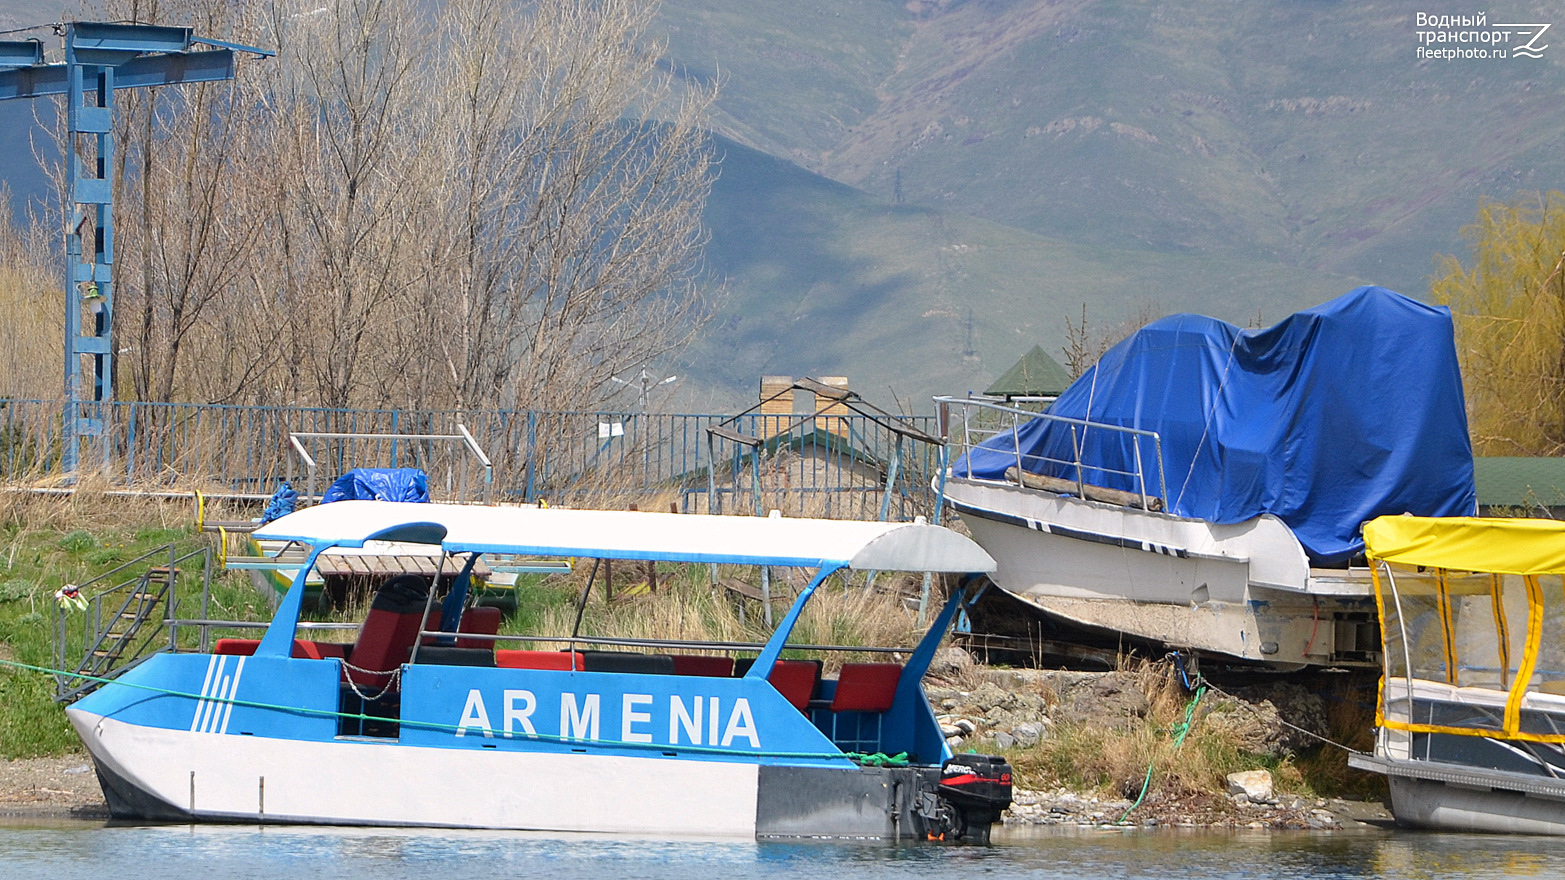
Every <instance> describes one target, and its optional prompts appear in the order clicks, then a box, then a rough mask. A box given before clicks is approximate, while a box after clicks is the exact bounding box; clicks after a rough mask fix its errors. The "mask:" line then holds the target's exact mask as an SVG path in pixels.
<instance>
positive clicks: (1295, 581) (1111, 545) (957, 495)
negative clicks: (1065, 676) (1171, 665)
mask: <svg viewBox="0 0 1565 880" xmlns="http://www.w3.org/2000/svg"><path fill="white" fill-rule="evenodd" d="M946 495H947V497H948V498H949V499H950V500H951V502H952V504H953V506H954V507H955V509H956V511H957V513H958V514H959V515H960V516H961V517H962V520H963V522H964V523H966V524H967V526H968V528H969V530H970V531H971V532H972V535H973V539H974V540H975V541H977V542H978V544H979V545H981V546H982V547H984V549H985V550H987V551H989V554H990V555H991V556H993V557H994V559H995V562H996V564H997V568H996V570H995V572H994V573H993V574H992V575H991V576H990V577H991V579H992V580H993V581H994V583H995V584H996V585H997V586H999V587H1000V588H1001V589H1003V590H1005V591H1006V592H1008V593H1011V594H1012V595H1015V596H1017V597H1018V598H1021V599H1023V600H1025V601H1027V602H1029V603H1031V604H1033V605H1035V606H1037V607H1039V608H1041V609H1042V610H1044V611H1046V612H1048V613H1049V614H1052V615H1055V616H1057V617H1060V618H1062V619H1064V620H1067V621H1070V622H1072V623H1075V624H1079V625H1083V626H1091V627H1097V628H1102V629H1109V630H1113V631H1118V632H1122V633H1126V634H1128V635H1132V636H1136V637H1138V638H1143V639H1147V640H1151V641H1155V642H1159V643H1162V644H1165V645H1168V646H1169V647H1174V648H1187V649H1191V650H1195V651H1201V652H1206V653H1213V654H1221V655H1226V656H1228V657H1232V658H1236V659H1240V660H1245V661H1250V662H1253V663H1260V664H1266V665H1270V666H1275V667H1279V668H1298V667H1302V666H1306V665H1312V664H1315V665H1319V664H1331V665H1347V666H1374V665H1377V664H1378V662H1379V658H1378V653H1377V652H1378V650H1379V641H1380V640H1379V635H1378V631H1377V630H1376V628H1375V626H1374V623H1373V621H1374V619H1375V606H1374V600H1373V595H1372V592H1371V586H1370V582H1369V579H1368V577H1367V573H1350V572H1348V571H1345V570H1344V571H1331V572H1324V571H1315V570H1312V569H1311V568H1310V567H1309V562H1308V559H1307V557H1306V556H1305V554H1304V551H1303V548H1302V547H1301V546H1300V545H1299V543H1298V541H1297V540H1296V539H1295V538H1294V537H1293V535H1292V533H1291V532H1290V531H1289V530H1288V529H1287V527H1286V526H1285V525H1283V524H1282V522H1281V521H1279V520H1277V519H1276V518H1275V517H1270V516H1263V517H1258V518H1256V519H1254V520H1250V521H1248V522H1245V523H1238V524H1233V525H1217V524H1213V523H1208V522H1205V521H1202V520H1194V519H1187V518H1183V517H1176V516H1171V515H1168V514H1163V513H1156V512H1149V511H1144V510H1140V509H1136V508H1127V507H1121V506H1117V505H1111V504H1104V503H1100V502H1095V501H1087V500H1083V499H1079V498H1073V497H1069V496H1062V495H1056V494H1053V493H1050V492H1044V491H1041V490H1036V489H1027V488H1023V487H1020V486H1015V485H1010V484H999V483H992V482H985V481H976V480H964V479H952V480H950V481H949V483H948V485H947V487H946Z"/></svg>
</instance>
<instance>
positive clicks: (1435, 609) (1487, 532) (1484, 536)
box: [1348, 516, 1565, 835]
mask: <svg viewBox="0 0 1565 880" xmlns="http://www.w3.org/2000/svg"><path fill="white" fill-rule="evenodd" d="M1364 539H1365V542H1366V544H1367V545H1368V549H1369V558H1370V563H1371V566H1372V570H1373V572H1374V578H1375V588H1376V596H1377V599H1378V602H1379V606H1380V620H1381V630H1382V632H1383V633H1384V634H1385V652H1384V657H1385V664H1384V670H1383V676H1382V678H1381V682H1380V695H1379V700H1378V702H1377V705H1376V713H1375V714H1376V718H1375V723H1376V725H1377V728H1378V729H1377V732H1376V739H1375V750H1374V753H1373V754H1372V755H1366V754H1357V753H1354V754H1350V755H1349V757H1348V763H1349V765H1350V766H1352V767H1355V768H1358V769H1360V770H1369V771H1373V772H1376V773H1383V774H1385V776H1386V778H1387V781H1388V782H1389V784H1390V788H1391V809H1392V813H1393V814H1394V815H1395V817H1396V820H1397V822H1398V824H1401V825H1406V826H1411V827H1417V828H1435V829H1444V830H1452V831H1494V832H1516V833H1523V834H1556V835H1558V834H1565V578H1562V575H1565V523H1559V522H1554V521H1550V520H1530V519H1490V518H1475V517H1452V518H1445V519H1439V518H1425V517H1411V516H1387V517H1381V518H1379V519H1376V520H1374V521H1372V522H1370V523H1367V524H1366V525H1365V526H1364Z"/></svg>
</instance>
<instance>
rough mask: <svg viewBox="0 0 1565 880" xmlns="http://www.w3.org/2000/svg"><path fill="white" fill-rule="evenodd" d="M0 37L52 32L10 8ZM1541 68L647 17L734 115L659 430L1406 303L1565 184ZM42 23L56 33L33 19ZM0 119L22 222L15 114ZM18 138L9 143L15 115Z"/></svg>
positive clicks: (1354, 37)
mask: <svg viewBox="0 0 1565 880" xmlns="http://www.w3.org/2000/svg"><path fill="white" fill-rule="evenodd" d="M8 5H9V6H10V7H11V8H9V9H6V10H0V24H10V23H12V20H15V21H19V22H21V23H29V24H30V23H33V21H34V19H35V18H36V16H35V15H34V13H36V12H37V11H38V10H47V9H49V8H51V7H52V6H55V5H57V4H49V3H44V2H39V0H12V3H11V4H8ZM1560 9H1561V8H1560V7H1559V6H1558V5H1557V4H1552V5H1551V4H1545V3H1537V2H1507V3H1506V4H1505V5H1504V6H1503V7H1490V8H1488V9H1487V12H1488V17H1489V20H1490V21H1491V22H1502V21H1519V22H1551V21H1552V23H1553V24H1554V28H1553V30H1551V32H1550V33H1549V34H1548V35H1547V36H1548V37H1551V38H1555V39H1552V40H1544V41H1543V42H1553V43H1556V44H1557V45H1555V46H1554V47H1553V48H1550V49H1548V50H1547V51H1545V52H1544V57H1543V58H1542V59H1539V60H1529V59H1520V58H1515V59H1506V60H1503V61H1493V60H1490V61H1483V60H1450V61H1434V60H1430V61H1421V60H1419V59H1418V58H1417V57H1416V55H1415V50H1416V48H1417V45H1418V44H1417V41H1416V37H1415V27H1414V15H1415V14H1416V13H1417V12H1419V11H1425V12H1431V11H1433V12H1449V13H1453V14H1461V13H1472V12H1476V11H1478V10H1466V9H1432V8H1430V7H1429V6H1428V4H1416V3H1412V2H1410V0H1409V2H1394V3H1346V2H1328V0H1285V2H1266V3H1254V2H1248V3H1247V2H1237V0H1232V2H1203V3H1188V2H1183V3H1157V2H1145V3H1137V2H1113V0H1103V2H1086V0H1080V2H1074V0H1061V2H1035V0H969V2H960V0H952V2H935V0H912V2H892V0H831V2H828V0H790V2H786V3H778V2H775V0H770V2H761V0H664V6H663V11H662V15H661V19H660V31H661V33H660V34H658V35H659V36H661V37H663V38H666V39H667V41H668V64H669V69H670V70H672V71H674V72H675V73H677V74H678V75H679V76H682V77H687V78H690V79H692V80H699V81H710V80H714V79H715V80H717V81H718V82H719V83H720V84H721V87H722V91H721V97H720V99H719V102H718V113H717V115H716V117H715V118H714V120H713V122H714V128H715V134H716V136H717V138H718V144H719V151H720V154H721V157H722V166H721V172H720V173H721V177H720V179H719V181H718V183H717V185H716V187H715V189H714V192H713V195H712V199H711V202H710V204H709V206H708V214H707V217H708V224H709V226H710V229H711V236H712V238H711V244H710V246H709V248H708V251H707V258H706V263H707V266H706V268H707V271H708V272H709V273H710V276H711V278H712V279H713V281H714V285H715V284H717V283H721V285H722V287H723V290H724V296H723V298H722V299H721V301H720V303H719V308H718V312H717V314H716V316H715V319H714V320H713V322H712V323H711V324H710V325H709V326H708V327H707V328H706V329H705V331H704V332H703V333H702V334H701V336H700V337H699V339H698V340H697V341H696V343H695V344H694V345H693V346H692V348H690V349H689V350H687V351H685V352H683V353H682V354H680V355H679V356H677V357H674V358H671V359H669V360H668V361H667V362H666V363H661V364H655V365H651V368H652V369H653V370H654V371H656V372H659V373H660V374H661V375H668V374H673V373H677V374H679V376H680V377H681V380H682V381H681V382H680V383H679V384H678V385H676V386H671V388H674V389H677V390H672V391H669V392H668V393H669V394H670V396H669V397H667V398H663V399H658V398H655V403H658V404H660V405H663V406H667V407H671V408H701V409H706V408H729V407H732V406H736V405H743V404H745V403H747V402H751V401H753V400H754V396H755V393H756V389H757V385H758V382H759V379H760V377H761V376H762V375H763V374H789V375H795V376H802V375H846V376H848V377H849V378H850V380H851V382H852V386H853V387H854V388H855V389H856V390H859V391H860V392H861V393H863V394H864V395H865V396H866V397H868V398H869V399H870V400H871V401H874V402H876V403H878V404H880V405H882V406H886V407H888V408H891V407H898V406H900V407H903V408H906V409H910V410H913V411H918V412H928V411H929V410H930V408H931V407H930V403H929V398H930V396H931V395H934V394H940V393H958V394H960V393H963V392H966V391H969V390H982V389H983V388H984V387H985V386H986V385H987V384H988V383H989V382H990V381H991V380H992V379H993V378H995V377H996V376H998V375H999V374H1000V373H1002V372H1004V371H1005V370H1006V369H1007V368H1009V367H1010V366H1011V364H1012V363H1013V362H1014V361H1015V360H1016V358H1018V357H1020V356H1021V354H1022V353H1024V352H1025V351H1027V350H1028V349H1029V348H1031V347H1032V346H1033V345H1035V344H1041V345H1042V346H1043V347H1044V349H1045V350H1046V351H1048V352H1050V353H1051V354H1053V355H1055V356H1056V358H1060V359H1062V358H1061V350H1062V347H1063V344H1064V342H1065V320H1066V318H1067V317H1069V318H1070V319H1071V320H1073V321H1078V320H1079V319H1080V317H1081V313H1082V308H1083V306H1084V305H1085V306H1086V309H1087V318H1088V324H1089V330H1090V331H1091V332H1093V333H1103V332H1111V331H1112V330H1113V329H1114V328H1115V327H1117V326H1118V325H1121V324H1122V323H1124V322H1134V321H1135V320H1137V319H1139V318H1144V317H1147V316H1156V315H1160V314H1168V313H1173V312H1179V311H1197V312H1202V313H1205V314H1210V315H1214V316H1216V317H1220V318H1223V319H1226V320H1229V321H1232V322H1234V323H1237V324H1240V325H1249V326H1258V325H1268V324H1270V323H1272V322H1274V321H1276V320H1278V319H1280V318H1282V317H1284V316H1285V315H1287V314H1289V313H1291V312H1293V311H1296V310H1298V309H1300V308H1305V307H1308V306H1311V305H1315V304H1317V303H1319V302H1322V301H1324V300H1326V299H1329V298H1331V297H1333V296H1335V295H1337V294H1339V293H1342V292H1345V291H1346V290H1348V289H1350V288H1351V287H1353V286H1356V285H1358V284H1362V283H1375V284H1381V285H1384V286H1387V287H1390V288H1392V289H1395V290H1400V291H1402V292H1404V293H1407V294H1410V295H1413V296H1417V297H1423V296H1424V295H1425V294H1426V291H1427V283H1428V278H1427V276H1428V274H1429V272H1430V270H1431V267H1432V263H1433V258H1434V256H1435V255H1436V254H1439V253H1457V254H1461V253H1463V252H1464V250H1463V242H1462V240H1461V237H1460V229H1461V227H1462V226H1463V225H1464V224H1465V223H1468V222H1470V221H1471V220H1472V218H1473V216H1474V212H1475V209H1476V206H1477V203H1478V200H1479V198H1480V197H1483V196H1492V197H1496V198H1503V199H1509V198H1511V197H1513V196H1514V195H1515V194H1516V193H1517V192H1519V191H1523V190H1538V189H1550V188H1558V187H1560V186H1561V185H1562V184H1561V181H1562V179H1565V124H1562V123H1565V109H1562V108H1565V101H1562V98H1565V14H1562V13H1561V12H1560ZM36 20H43V19H41V18H38V19H36ZM8 103H9V104H10V106H7V104H5V103H0V151H3V152H0V156H3V157H4V158H0V170H3V176H4V177H5V179H6V180H7V182H8V183H10V185H11V186H12V187H13V189H14V190H15V191H16V192H17V193H18V195H19V197H26V196H29V195H34V194H36V193H37V192H39V191H41V181H39V180H38V179H37V177H36V170H35V169H33V170H31V171H30V170H29V168H30V166H31V163H30V162H29V161H28V160H27V158H26V153H25V151H26V146H25V144H26V139H25V134H24V131H23V130H24V129H25V128H28V127H30V125H31V110H30V109H28V108H27V106H26V104H25V103H23V102H8ZM23 114H25V115H23Z"/></svg>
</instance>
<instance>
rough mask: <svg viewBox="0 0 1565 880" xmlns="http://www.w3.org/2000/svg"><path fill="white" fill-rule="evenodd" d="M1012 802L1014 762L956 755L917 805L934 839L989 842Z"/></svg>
mask: <svg viewBox="0 0 1565 880" xmlns="http://www.w3.org/2000/svg"><path fill="white" fill-rule="evenodd" d="M1010 805H1011V765H1010V764H1009V763H1007V762H1006V760H1005V759H1004V758H1002V757H1000V756H998V755H957V756H956V757H954V758H951V759H950V760H948V761H946V762H945V764H944V765H943V766H941V768H940V782H939V784H937V785H936V786H935V790H934V791H925V792H922V793H920V796H919V802H918V804H917V805H916V807H915V811H916V812H917V813H918V815H919V818H920V819H921V820H922V822H923V826H924V834H925V836H927V837H928V838H929V839H931V840H960V841H963V842H965V843H988V842H989V828H990V826H991V825H993V824H994V823H996V822H998V821H1000V814H1001V813H1004V812H1005V809H1006V808H1007V807H1009V806H1010Z"/></svg>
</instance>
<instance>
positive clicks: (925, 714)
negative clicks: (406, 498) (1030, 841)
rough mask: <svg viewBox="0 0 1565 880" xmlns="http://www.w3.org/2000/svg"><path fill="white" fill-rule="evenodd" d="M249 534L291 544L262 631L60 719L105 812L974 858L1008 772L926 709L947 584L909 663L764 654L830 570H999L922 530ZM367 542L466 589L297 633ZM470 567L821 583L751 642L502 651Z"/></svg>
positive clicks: (328, 515)
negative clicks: (860, 844) (966, 844)
mask: <svg viewBox="0 0 1565 880" xmlns="http://www.w3.org/2000/svg"><path fill="white" fill-rule="evenodd" d="M255 537H256V539H257V540H263V541H265V540H282V541H292V542H297V543H299V544H301V545H303V546H305V547H307V548H308V553H307V558H306V559H305V560H303V562H302V563H301V564H300V565H299V567H298V574H297V575H296V577H295V579H294V581H293V584H292V585H291V586H290V587H289V589H288V592H287V594H286V595H285V596H284V597H283V599H282V601H281V602H280V603H279V606H278V608H277V611H276V613H275V615H274V617H273V619H272V622H271V624H270V626H269V627H268V628H267V631H266V635H265V636H264V637H263V638H261V639H260V640H259V641H247V640H238V639H222V640H219V641H218V643H217V645H216V647H215V648H214V650H213V651H212V653H209V654H207V653H173V652H166V653H160V654H156V655H153V656H152V657H150V658H149V659H148V660H146V661H145V662H143V663H141V664H139V665H137V666H135V667H134V668H132V669H130V670H128V671H127V672H125V673H124V674H123V675H121V676H120V677H118V678H115V679H113V680H112V681H109V682H108V683H106V684H104V685H103V686H102V687H101V688H99V689H98V690H96V691H94V692H93V693H91V694H89V695H88V696H86V697H85V698H83V699H81V700H80V701H79V702H77V703H75V704H74V705H72V706H70V707H69V708H68V709H67V710H66V712H67V714H68V715H69V717H70V720H71V723H72V724H73V725H74V726H75V728H76V731H77V733H78V734H79V735H80V736H81V738H82V741H83V743H84V744H85V745H86V747H87V750H88V751H89V752H90V754H91V755H92V759H93V762H94V764H95V765H96V767H97V771H98V776H99V780H100V782H101V783H102V786H103V790H104V795H105V798H106V799H107V801H108V804H109V809H110V811H111V813H112V814H113V815H114V816H115V817H116V818H126V819H142V820H147V819H151V820H174V821H222V822H233V821H241V822H293V823H331V824H354V825H422V826H447V827H471V828H511V829H529V830H544V831H603V832H626V833H645V834H670V835H731V834H738V835H746V836H760V837H793V836H802V837H861V838H889V839H898V838H911V839H920V840H921V839H926V838H930V837H934V838H943V839H963V840H975V841H983V840H987V838H988V829H989V825H990V824H991V823H992V822H994V821H996V820H997V819H998V818H999V814H1000V812H1001V811H1002V810H1004V809H1005V807H1006V806H1007V805H1008V804H1009V802H1010V790H1011V779H1010V770H1009V767H1008V766H1006V765H1005V763H1004V761H1003V760H1001V759H998V758H989V757H985V756H979V755H963V756H961V757H960V758H957V759H953V756H952V754H951V750H950V748H949V746H948V745H947V744H946V740H945V738H944V736H943V735H942V734H941V730H940V727H939V725H938V724H937V723H936V720H935V717H934V715H933V713H932V711H931V710H930V707H929V704H928V701H927V699H926V698H925V696H924V692H923V686H922V678H923V674H924V672H925V671H926V670H927V669H928V666H929V663H930V661H931V660H932V659H933V657H934V653H935V650H936V648H937V647H938V646H939V644H940V642H941V639H942V638H943V636H944V634H945V631H946V629H947V628H948V627H949V625H950V623H951V620H952V618H953V617H954V616H955V614H956V612H957V610H958V609H959V607H960V606H961V603H962V601H963V593H962V591H961V590H957V591H956V593H955V594H954V595H953V596H952V597H951V600H950V601H949V602H948V604H947V605H946V607H945V608H944V609H943V610H942V612H941V613H940V615H939V616H938V617H937V618H936V620H935V621H934V623H933V625H932V626H931V627H930V629H929V630H928V632H927V633H926V634H925V636H924V637H923V639H922V640H921V641H920V642H919V644H918V645H917V646H915V647H912V648H910V649H908V651H907V654H906V656H907V660H906V661H905V662H902V663H845V664H843V666H842V672H841V673H840V675H839V676H838V677H836V678H822V677H821V675H820V670H821V665H820V663H819V661H813V662H812V661H809V660H794V659H788V660H784V659H782V657H781V655H782V652H783V650H784V647H785V645H786V643H787V640H788V637H789V634H790V633H791V632H792V630H793V628H794V624H795V623H796V622H797V620H798V619H799V615H800V614H801V613H802V611H803V609H804V607H805V605H806V603H808V602H809V601H810V599H811V597H812V596H813V595H814V593H815V591H816V590H817V588H818V587H819V586H820V585H821V583H822V582H823V581H824V580H825V579H826V578H827V577H828V576H830V575H831V574H832V573H834V572H837V571H840V570H843V569H854V570H876V571H888V570H902V571H931V572H954V573H964V574H972V573H981V572H987V571H990V570H992V569H993V567H994V564H993V561H992V560H991V559H990V558H989V556H988V555H987V554H986V553H984V551H983V550H982V549H981V548H979V547H978V546H977V545H976V544H974V543H972V542H971V541H970V540H968V539H966V538H964V537H962V536H960V535H958V534H956V533H954V532H952V531H949V530H947V529H944V528H941V527H939V526H932V525H927V524H924V523H921V522H919V523H867V522H842V521H833V520H809V519H785V518H781V517H776V516H774V517H765V518H763V517H736V516H730V517H725V516H700V515H675V514H659V513H635V512H621V511H578V510H548V509H533V508H488V507H465V506H450V505H437V504H406V503H390V502H378V501H342V502H337V503H333V504H326V505H321V506H317V507H311V508H308V509H306V510H303V511H300V512H298V513H294V514H290V515H288V516H285V517H283V518H281V519H278V520H276V521H274V522H271V523H268V524H267V525H265V526H263V527H261V528H260V529H257V530H256V532H255ZM375 541H395V542H405V543H406V544H411V545H419V546H422V547H424V548H426V550H427V551H428V552H431V553H434V554H436V555H442V556H443V563H442V566H441V570H446V571H450V570H452V569H455V570H457V571H459V572H460V575H459V576H458V578H457V579H456V582H455V584H454V585H453V586H452V588H451V591H450V593H449V594H448V595H447V596H446V598H445V600H444V601H443V602H436V601H435V598H434V593H433V592H432V591H431V590H430V585H429V583H428V581H427V580H426V579H424V578H421V577H420V576H418V575H416V574H413V575H409V574H404V575H400V576H398V577H397V578H393V579H392V580H390V581H388V582H387V583H385V584H384V585H383V586H382V587H381V588H380V590H379V591H378V592H377V594H376V596H375V599H374V601H373V602H372V603H371V607H370V610H369V612H368V616H367V618H366V620H365V623H364V626H363V627H362V628H361V630H360V633H359V635H358V638H357V641H356V642H355V643H354V644H352V645H347V644H336V643H330V642H313V641H308V640H307V639H306V638H304V637H303V631H302V630H301V629H300V627H299V614H300V607H301V605H302V604H303V601H304V596H305V592H306V585H307V577H306V574H307V572H308V571H309V570H310V569H311V568H313V567H314V565H315V564H316V561H317V560H318V559H319V558H320V557H321V556H322V555H323V554H325V553H327V552H330V551H332V550H334V548H340V547H346V548H355V547H363V546H365V545H366V544H370V543H371V542H375ZM485 554H501V555H506V556H513V555H538V556H545V557H577V556H584V557H589V558H597V559H637V560H662V561H679V562H693V563H711V564H737V565H765V566H796V567H806V568H810V569H813V570H814V571H815V574H814V578H813V579H812V580H811V581H810V582H809V585H808V586H807V587H806V588H805V589H803V590H802V591H801V592H800V594H799V596H798V598H797V599H796V600H795V602H794V603H793V605H792V607H791V608H790V609H789V611H788V613H787V615H786V616H785V617H784V618H783V620H782V622H781V623H780V624H779V625H778V627H777V629H776V632H775V634H774V635H773V636H772V637H771V638H770V639H769V640H768V641H767V642H766V643H765V644H764V645H759V644H758V645H743V644H712V643H691V642H677V641H668V642H637V643H635V645H634V647H636V648H638V649H641V650H645V651H649V653H639V652H635V653H632V652H609V651H587V650H582V648H583V647H584V645H590V644H593V643H594V641H596V642H597V643H598V644H603V643H605V641H607V643H609V644H615V642H614V640H601V639H600V640H593V639H591V638H587V637H581V638H574V637H573V638H572V639H571V640H570V641H571V642H572V643H571V644H568V645H566V646H565V647H566V648H567V650H563V651H542V650H509V649H504V648H497V643H498V642H502V641H504V640H505V639H506V638H508V637H502V636H498V635H497V634H496V633H497V632H498V625H499V615H498V613H497V612H495V611H494V609H487V608H481V607H467V602H466V598H467V593H468V582H469V580H470V575H471V573H472V571H473V569H474V566H475V565H477V563H478V560H479V559H480V557H481V556H483V555H485ZM584 607H585V603H584ZM482 612H489V613H482ZM618 644H621V645H624V644H625V643H624V642H623V641H621V642H619V643H618ZM736 652H742V653H753V654H754V655H755V656H754V659H753V662H752V663H751V664H750V665H749V667H748V668H744V667H743V665H742V664H740V665H738V666H736V664H735V662H734V659H733V657H732V656H713V655H714V654H722V653H727V654H729V655H732V654H734V653H736Z"/></svg>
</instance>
